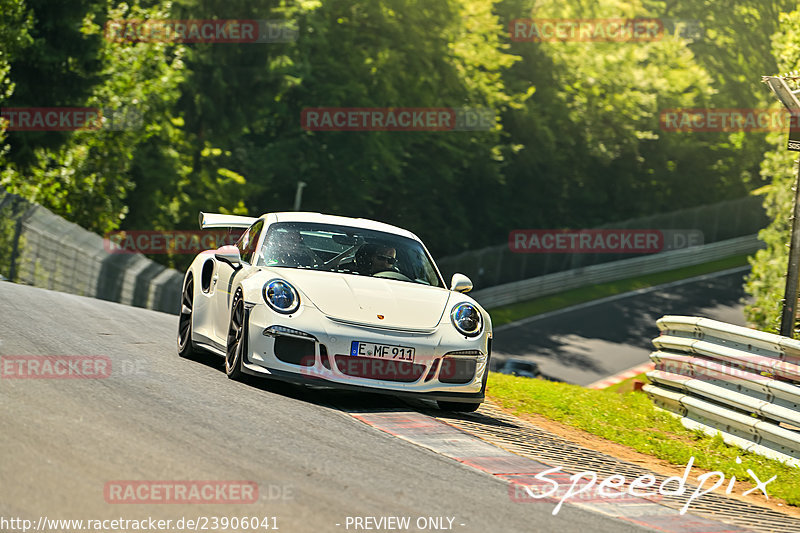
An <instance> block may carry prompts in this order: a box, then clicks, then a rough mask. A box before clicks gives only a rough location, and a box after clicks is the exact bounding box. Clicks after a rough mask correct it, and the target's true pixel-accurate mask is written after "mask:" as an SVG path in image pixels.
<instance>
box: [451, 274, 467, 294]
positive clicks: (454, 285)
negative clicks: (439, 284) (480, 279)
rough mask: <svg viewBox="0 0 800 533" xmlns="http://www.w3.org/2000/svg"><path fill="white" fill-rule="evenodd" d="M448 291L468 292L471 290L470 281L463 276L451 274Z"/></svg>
mask: <svg viewBox="0 0 800 533" xmlns="http://www.w3.org/2000/svg"><path fill="white" fill-rule="evenodd" d="M450 290H451V291H456V292H469V291H471V290H472V281H471V280H470V279H469V278H468V277H467V276H465V275H464V274H453V278H452V279H451V280H450Z"/></svg>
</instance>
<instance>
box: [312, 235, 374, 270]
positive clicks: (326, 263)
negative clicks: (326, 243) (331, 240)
mask: <svg viewBox="0 0 800 533" xmlns="http://www.w3.org/2000/svg"><path fill="white" fill-rule="evenodd" d="M362 244H364V237H362V236H360V235H359V236H358V237H357V238H356V243H355V244H354V245H353V246H351V247H350V248H348V249H347V250H345V251H344V252H342V253H340V254H338V255H337V256H335V257H332V258H331V259H328V260H327V261H324V262H322V263H321V264H322V266H323V267H328V266H331V265H332V267H331V270H336V269H337V268H339V264H340V263H341V262H342V260H343V259H345V258H347V257H348V256H349V255H350V254H351V253H353V252H354V251H355V250H356V249H357V248H359V247H360V246H361V245H362Z"/></svg>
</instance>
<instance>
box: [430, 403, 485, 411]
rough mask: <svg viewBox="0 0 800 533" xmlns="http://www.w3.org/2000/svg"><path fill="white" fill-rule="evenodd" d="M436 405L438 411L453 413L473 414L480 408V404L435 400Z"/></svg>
mask: <svg viewBox="0 0 800 533" xmlns="http://www.w3.org/2000/svg"><path fill="white" fill-rule="evenodd" d="M436 405H438V406H439V409H441V410H442V411H453V412H457V413H474V412H475V411H477V410H478V408H479V407H480V406H481V403H480V402H478V403H468V402H443V401H441V400H437V401H436Z"/></svg>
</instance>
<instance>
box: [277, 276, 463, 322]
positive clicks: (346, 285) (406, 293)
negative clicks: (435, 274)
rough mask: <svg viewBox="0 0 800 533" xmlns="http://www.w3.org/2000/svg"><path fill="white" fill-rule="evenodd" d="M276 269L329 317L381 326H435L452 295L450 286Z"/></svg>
mask: <svg viewBox="0 0 800 533" xmlns="http://www.w3.org/2000/svg"><path fill="white" fill-rule="evenodd" d="M272 270H273V272H276V273H279V274H280V276H281V277H282V278H284V279H285V280H286V281H288V282H289V283H291V284H292V285H294V287H295V288H296V289H297V290H299V291H300V292H302V293H303V294H304V295H305V296H306V298H308V299H309V300H311V302H312V303H313V304H314V305H315V306H316V307H317V308H318V309H319V310H320V311H322V312H323V313H324V314H325V315H327V316H328V317H330V318H333V319H338V320H342V321H346V322H356V323H360V324H369V325H375V326H378V327H390V328H402V329H433V328H435V327H436V326H437V324H439V321H440V320H441V318H442V314H443V313H444V311H445V307H446V305H447V300H448V298H449V296H450V291H448V290H447V289H443V288H440V287H429V286H427V285H421V284H418V283H410V282H405V281H397V280H391V279H384V278H373V277H369V276H358V275H353V274H339V273H336V272H316V271H313V270H300V269H290V268H282V269H272ZM305 303H306V304H308V302H307V301H306V302H305ZM379 316H382V317H383V318H382V319H381V318H379Z"/></svg>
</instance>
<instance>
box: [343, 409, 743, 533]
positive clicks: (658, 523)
mask: <svg viewBox="0 0 800 533" xmlns="http://www.w3.org/2000/svg"><path fill="white" fill-rule="evenodd" d="M348 414H350V416H352V417H354V418H356V419H358V420H360V421H361V422H364V423H365V424H367V425H369V426H372V427H374V428H376V429H378V430H380V431H383V432H385V433H388V434H390V435H393V436H395V437H397V438H400V439H403V440H405V441H408V442H410V443H413V444H415V445H417V446H421V447H423V448H427V449H429V450H431V451H433V452H435V453H437V454H439V455H443V456H445V457H449V458H450V459H453V460H455V461H458V462H459V463H462V464H464V465H466V466H469V467H471V468H474V469H476V470H479V471H481V472H484V473H487V474H490V475H492V476H494V477H496V478H499V479H502V480H504V481H507V482H508V483H509V485H508V494H509V497H510V498H511V499H512V500H513V501H517V502H520V503H539V504H542V503H544V504H546V505H558V501H560V500H561V498H560V496H562V494H559V495H558V496H552V497H547V498H541V499H539V498H534V497H531V496H529V495H528V496H527V497H526V494H529V493H528V492H527V491H526V490H525V487H528V488H530V487H534V488H536V486H537V485H539V486H541V485H542V482H541V481H540V480H535V479H534V476H536V475H537V474H540V473H543V472H546V471H548V470H552V466H550V465H546V464H543V463H540V462H538V461H535V460H533V459H528V458H527V457H522V456H520V455H517V454H514V453H511V452H509V451H507V450H504V449H502V448H499V447H497V446H494V445H492V444H489V443H488V442H486V441H483V440H481V439H479V438H477V437H474V436H472V435H470V434H468V433H466V432H464V431H462V430H460V429H458V428H455V427H453V426H451V425H449V424H446V423H445V422H442V421H440V420H437V419H435V418H432V417H430V416H427V415H424V414H422V413H418V412H415V411H393V412H380V413H365V412H349V413H348ZM559 476H561V477H564V476H569V473H557V474H553V473H550V474H547V477H548V478H550V479H556V480H559V481H563V480H562V479H561V478H559ZM563 483H564V485H565V486H566V485H567V483H566V482H565V481H563ZM608 492H614V491H611V490H610V491H608ZM618 493H619V495H620V497H618V498H613V499H611V498H609V499H605V498H603V497H600V496H591V497H589V498H586V497H583V498H581V499H577V496H578V494H576V499H574V500H566V501H565V502H564V503H563V504H564V505H572V506H577V507H580V508H583V509H586V510H589V511H594V512H598V513H602V514H604V515H607V516H611V517H614V518H617V519H619V520H622V521H625V522H629V523H633V524H637V525H640V526H643V527H645V528H649V529H651V530H654V531H661V532H664V533H742V532H744V531H747V530H745V529H742V528H739V527H737V526H733V525H730V524H725V523H722V522H717V521H714V520H709V519H707V518H702V517H699V516H694V515H690V514H688V513H687V514H684V515H681V514H679V513H678V510H676V509H673V508H670V507H666V506H664V505H659V504H658V503H655V502H653V501H651V500H649V499H646V498H641V497H638V496H630V495H627V494H624V495H623V494H622V492H618Z"/></svg>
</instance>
